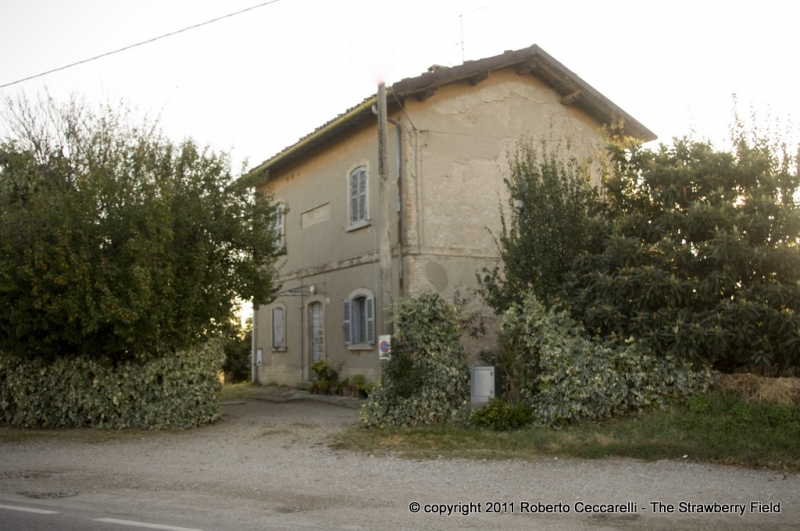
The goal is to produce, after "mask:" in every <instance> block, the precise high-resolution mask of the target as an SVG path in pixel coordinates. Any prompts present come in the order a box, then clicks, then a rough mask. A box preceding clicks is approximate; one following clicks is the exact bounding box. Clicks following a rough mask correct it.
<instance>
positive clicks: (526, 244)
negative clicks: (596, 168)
mask: <svg viewBox="0 0 800 531" xmlns="http://www.w3.org/2000/svg"><path fill="white" fill-rule="evenodd" d="M589 170H590V168H589V163H588V162H587V161H579V160H578V159H577V158H576V157H574V156H571V157H570V156H568V155H566V154H564V153H562V152H561V151H560V150H558V149H554V148H549V147H548V146H547V145H546V144H544V143H542V145H541V146H536V145H534V144H531V143H525V142H522V143H520V144H519V145H518V146H517V151H516V153H515V154H514V156H513V157H512V159H511V164H510V177H509V178H508V179H506V180H505V182H506V186H508V191H509V202H508V206H509V211H510V215H509V216H508V217H506V215H505V212H503V210H502V209H501V213H500V221H501V224H502V230H501V232H500V234H499V235H497V238H496V242H497V247H498V251H499V254H500V262H501V264H502V267H501V266H497V267H495V268H494V269H493V270H488V269H484V270H483V275H482V276H481V275H479V277H478V282H479V284H480V292H481V295H482V296H483V298H484V300H485V301H486V302H487V303H488V304H489V306H491V307H492V308H493V309H494V310H495V312H496V313H498V314H500V313H503V312H504V311H505V310H507V309H508V308H509V307H510V306H511V304H512V303H516V304H522V301H523V300H524V298H525V294H526V293H527V292H529V291H531V292H533V293H534V294H536V296H537V297H538V299H539V300H540V301H544V302H545V303H548V302H550V301H553V300H554V297H555V296H556V295H557V293H558V290H559V287H560V286H561V284H562V282H563V281H564V276H565V275H566V274H567V272H568V271H569V269H570V266H571V265H572V261H573V259H574V258H575V256H576V255H577V254H578V253H580V252H583V251H584V250H586V249H587V248H588V246H589V245H590V243H591V242H590V241H589V236H590V234H591V233H592V231H591V230H590V229H591V224H592V220H593V209H594V207H595V205H596V203H597V202H596V196H597V194H596V190H595V189H594V188H593V187H592V185H591V183H590V178H591V177H590V171H589Z"/></svg>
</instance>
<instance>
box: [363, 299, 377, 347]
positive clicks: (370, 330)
mask: <svg viewBox="0 0 800 531" xmlns="http://www.w3.org/2000/svg"><path fill="white" fill-rule="evenodd" d="M364 306H365V308H364V309H365V310H366V312H367V343H369V344H370V345H374V344H375V297H373V296H372V295H370V296H369V297H367V300H366V304H365V305H364Z"/></svg>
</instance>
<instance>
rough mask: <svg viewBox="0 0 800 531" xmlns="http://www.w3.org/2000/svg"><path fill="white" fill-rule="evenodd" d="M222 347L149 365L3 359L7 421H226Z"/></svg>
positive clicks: (0, 376)
mask: <svg viewBox="0 0 800 531" xmlns="http://www.w3.org/2000/svg"><path fill="white" fill-rule="evenodd" d="M223 356H224V354H223V347H222V343H221V340H219V339H217V340H212V341H209V342H207V343H204V344H201V345H199V346H197V347H195V348H192V349H187V350H184V351H180V352H178V353H176V354H175V355H173V356H167V357H161V358H156V359H151V360H149V361H147V362H144V363H142V362H137V361H124V362H119V361H118V362H116V363H115V362H114V361H111V360H108V359H101V358H97V357H91V356H77V357H73V358H63V357H59V358H55V359H54V360H52V361H47V360H44V359H42V358H33V359H23V358H19V357H10V356H0V422H4V423H8V424H12V425H15V426H22V427H37V426H38V427H82V426H87V427H92V428H112V429H117V428H148V429H165V428H171V429H174V428H178V429H186V428H192V427H195V426H198V425H201V424H207V423H209V422H214V421H215V420H217V419H219V417H220V415H221V411H220V403H219V396H220V387H221V386H220V383H219V379H218V378H217V373H218V371H219V370H220V367H221V365H222V359H223Z"/></svg>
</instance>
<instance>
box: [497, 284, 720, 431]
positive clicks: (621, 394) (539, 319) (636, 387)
mask: <svg viewBox="0 0 800 531" xmlns="http://www.w3.org/2000/svg"><path fill="white" fill-rule="evenodd" d="M500 336H501V340H502V341H503V343H504V350H505V352H507V353H509V354H508V355H507V356H505V357H503V358H501V360H500V362H501V366H502V368H503V369H504V370H505V371H506V373H507V374H510V375H512V376H514V377H516V378H517V380H518V381H517V382H516V385H515V386H514V387H516V388H517V389H518V390H519V395H520V396H519V398H520V399H521V401H522V402H523V403H525V404H527V405H529V406H531V407H532V408H533V424H534V425H536V426H543V427H558V426H561V425H564V424H567V423H569V422H572V421H576V420H582V419H586V420H603V419H607V418H609V417H613V416H615V415H620V414H624V413H627V412H630V411H637V410H641V409H649V408H654V407H660V406H663V405H664V404H665V403H667V402H668V401H669V400H675V401H681V400H684V399H686V398H688V397H689V396H692V395H695V394H699V393H703V392H705V391H706V390H708V388H709V386H710V384H711V381H712V372H711V370H710V369H709V368H708V367H707V366H697V367H694V366H692V365H691V364H690V363H689V362H687V361H684V360H680V359H676V358H674V357H672V356H664V357H655V356H652V355H648V354H644V353H642V351H641V349H640V348H639V347H638V345H637V344H636V343H635V342H633V341H630V342H624V343H623V344H621V345H604V344H602V343H599V342H596V341H593V340H591V339H588V338H586V337H584V336H583V335H582V330H581V327H580V325H579V324H578V323H576V322H574V321H573V320H572V319H570V317H569V316H568V315H567V313H566V312H563V311H562V312H559V311H556V310H555V309H552V308H551V309H550V310H546V309H545V307H544V305H543V304H542V303H541V302H539V300H538V299H537V298H536V296H535V295H533V294H532V293H529V294H528V295H527V296H526V297H525V300H524V303H523V304H522V305H518V304H517V303H513V304H512V305H511V308H510V309H509V310H508V311H507V312H506V313H505V315H504V318H503V325H502V328H501V332H500Z"/></svg>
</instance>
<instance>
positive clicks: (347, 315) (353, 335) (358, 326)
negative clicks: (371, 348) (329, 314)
mask: <svg viewBox="0 0 800 531" xmlns="http://www.w3.org/2000/svg"><path fill="white" fill-rule="evenodd" d="M343 315H344V320H343V328H344V343H345V344H346V345H360V344H369V345H374V344H375V297H373V296H372V295H357V296H355V297H353V298H352V299H345V300H344V304H343Z"/></svg>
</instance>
